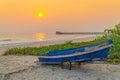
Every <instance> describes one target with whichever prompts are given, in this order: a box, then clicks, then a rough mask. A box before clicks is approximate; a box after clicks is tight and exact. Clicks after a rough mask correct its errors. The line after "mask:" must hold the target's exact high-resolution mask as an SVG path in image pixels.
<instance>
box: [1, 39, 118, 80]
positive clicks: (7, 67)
mask: <svg viewBox="0 0 120 80" xmlns="http://www.w3.org/2000/svg"><path fill="white" fill-rule="evenodd" d="M76 41H78V40H76ZM57 43H63V41H61V42H49V43H33V44H25V45H23V44H22V45H12V46H4V47H0V80H120V65H119V64H117V65H113V64H106V63H89V64H82V65H81V66H78V65H73V68H72V70H68V69H61V67H60V66H59V65H54V66H53V65H42V64H40V63H39V62H38V59H37V57H36V56H13V55H8V56H3V54H4V52H5V51H6V50H7V49H9V48H13V47H27V46H29V47H38V46H47V45H52V44H57Z"/></svg>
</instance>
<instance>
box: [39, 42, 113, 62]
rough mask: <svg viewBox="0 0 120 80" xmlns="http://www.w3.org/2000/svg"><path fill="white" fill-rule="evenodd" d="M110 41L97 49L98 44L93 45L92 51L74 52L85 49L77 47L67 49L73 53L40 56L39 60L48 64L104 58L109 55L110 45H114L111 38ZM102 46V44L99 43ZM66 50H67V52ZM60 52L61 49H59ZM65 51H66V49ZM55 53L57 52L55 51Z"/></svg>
mask: <svg viewBox="0 0 120 80" xmlns="http://www.w3.org/2000/svg"><path fill="white" fill-rule="evenodd" d="M107 42H108V43H107V44H106V45H103V46H102V47H99V48H97V49H96V46H94V47H93V50H90V51H85V48H87V47H84V50H83V51H82V52H79V51H78V52H74V51H77V50H78V49H81V50H82V49H83V48H81V47H80V48H76V49H73V50H67V51H68V53H70V52H72V51H73V54H66V55H53V56H38V59H39V62H41V63H47V64H58V63H61V62H63V61H69V62H76V61H85V62H91V61H93V60H95V59H99V60H104V59H106V58H107V56H108V52H109V49H110V47H111V46H112V41H111V40H109V41H107ZM97 46H100V45H97ZM67 51H66V52H67ZM58 52H60V51H58ZM61 52H62V51H61ZM64 52H65V51H64ZM54 54H55V52H54Z"/></svg>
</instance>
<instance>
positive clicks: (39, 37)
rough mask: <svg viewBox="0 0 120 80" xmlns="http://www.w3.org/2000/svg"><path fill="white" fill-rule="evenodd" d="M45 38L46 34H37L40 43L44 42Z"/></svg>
mask: <svg viewBox="0 0 120 80" xmlns="http://www.w3.org/2000/svg"><path fill="white" fill-rule="evenodd" d="M44 38H45V34H44V33H37V34H36V39H37V40H39V41H42V40H43V39H44Z"/></svg>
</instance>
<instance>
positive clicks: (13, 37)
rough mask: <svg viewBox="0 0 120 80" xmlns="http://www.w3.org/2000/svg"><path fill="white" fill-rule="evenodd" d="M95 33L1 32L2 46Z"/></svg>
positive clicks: (78, 36)
mask: <svg viewBox="0 0 120 80" xmlns="http://www.w3.org/2000/svg"><path fill="white" fill-rule="evenodd" d="M90 36H91V37H92V36H95V35H56V34H45V33H35V34H0V46H9V45H13V44H14V45H16V44H29V43H33V42H41V41H56V40H72V39H75V38H85V37H86V38H87V37H90Z"/></svg>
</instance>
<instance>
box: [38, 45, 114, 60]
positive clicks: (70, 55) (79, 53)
mask: <svg viewBox="0 0 120 80" xmlns="http://www.w3.org/2000/svg"><path fill="white" fill-rule="evenodd" d="M112 45H113V44H109V45H107V46H103V47H100V48H98V49H95V50H92V51H89V52H88V51H85V52H78V53H75V54H68V55H58V56H38V58H47V59H48V58H66V57H72V56H78V55H83V54H89V53H92V52H96V51H99V50H102V49H105V48H108V47H111V46H112Z"/></svg>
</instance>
